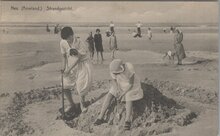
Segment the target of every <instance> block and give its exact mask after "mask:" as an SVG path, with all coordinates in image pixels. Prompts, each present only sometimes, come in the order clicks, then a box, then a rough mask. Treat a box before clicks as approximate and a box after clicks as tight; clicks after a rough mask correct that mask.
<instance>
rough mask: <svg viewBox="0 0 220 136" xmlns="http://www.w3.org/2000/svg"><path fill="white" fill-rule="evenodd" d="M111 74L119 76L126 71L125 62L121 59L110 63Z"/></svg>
mask: <svg viewBox="0 0 220 136" xmlns="http://www.w3.org/2000/svg"><path fill="white" fill-rule="evenodd" d="M109 68H110V73H113V74H118V73H122V72H123V71H124V67H123V61H122V60H121V59H114V60H113V61H112V62H111V63H110V67H109Z"/></svg>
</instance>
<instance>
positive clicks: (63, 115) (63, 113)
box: [61, 71, 65, 118]
mask: <svg viewBox="0 0 220 136" xmlns="http://www.w3.org/2000/svg"><path fill="white" fill-rule="evenodd" d="M61 89H62V118H65V112H64V87H63V71H61Z"/></svg>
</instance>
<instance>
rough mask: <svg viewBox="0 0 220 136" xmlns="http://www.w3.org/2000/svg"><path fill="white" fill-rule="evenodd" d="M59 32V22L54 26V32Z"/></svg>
mask: <svg viewBox="0 0 220 136" xmlns="http://www.w3.org/2000/svg"><path fill="white" fill-rule="evenodd" d="M58 33H59V24H57V25H56V26H55V27H54V34H58Z"/></svg>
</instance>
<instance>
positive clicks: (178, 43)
mask: <svg viewBox="0 0 220 136" xmlns="http://www.w3.org/2000/svg"><path fill="white" fill-rule="evenodd" d="M175 33H176V34H175V35H174V49H175V51H176V56H177V59H178V63H177V64H178V65H182V60H183V59H184V58H185V57H186V54H185V50H184V47H183V44H182V41H183V33H182V32H181V31H180V30H179V29H175Z"/></svg>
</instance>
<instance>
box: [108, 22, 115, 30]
mask: <svg viewBox="0 0 220 136" xmlns="http://www.w3.org/2000/svg"><path fill="white" fill-rule="evenodd" d="M109 27H110V31H111V33H113V32H115V30H114V27H115V25H114V23H113V22H112V21H111V22H110V25H109Z"/></svg>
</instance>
